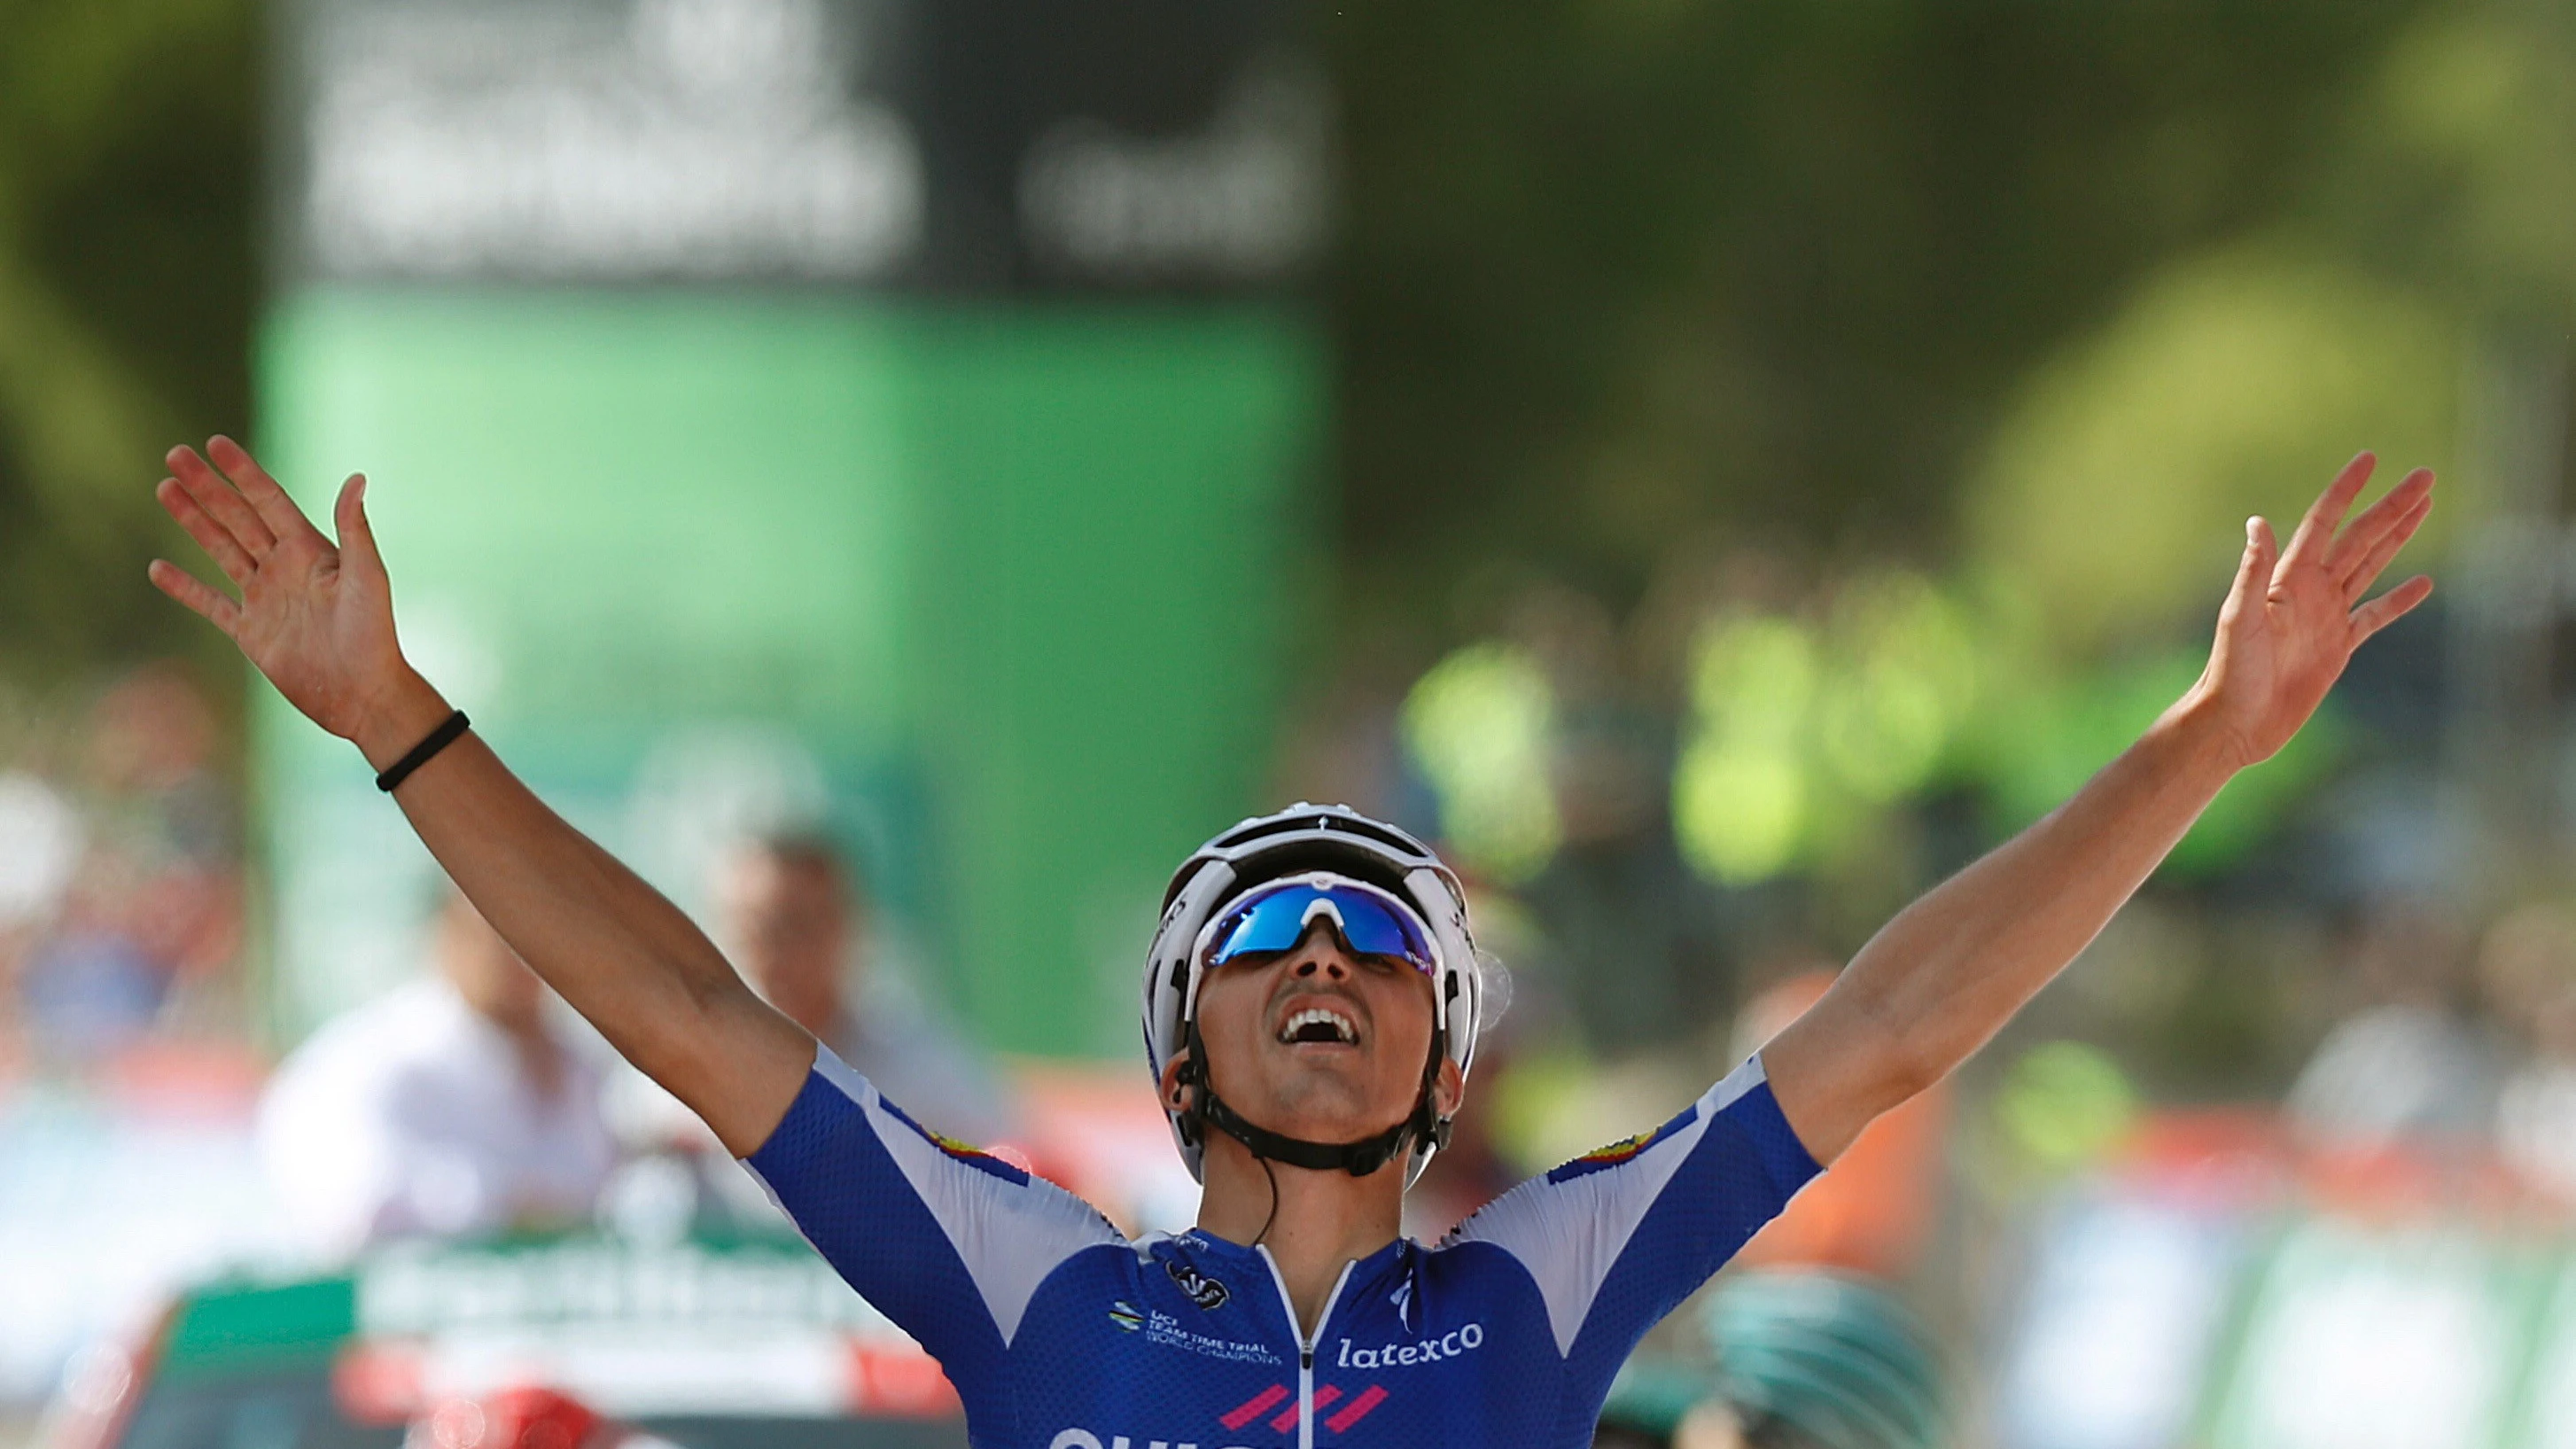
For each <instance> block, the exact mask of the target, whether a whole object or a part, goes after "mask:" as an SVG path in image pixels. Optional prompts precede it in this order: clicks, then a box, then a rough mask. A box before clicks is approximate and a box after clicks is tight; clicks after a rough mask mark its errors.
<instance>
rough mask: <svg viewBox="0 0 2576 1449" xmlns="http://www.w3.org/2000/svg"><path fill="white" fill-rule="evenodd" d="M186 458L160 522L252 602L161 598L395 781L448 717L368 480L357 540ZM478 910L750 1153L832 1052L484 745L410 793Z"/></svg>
mask: <svg viewBox="0 0 2576 1449" xmlns="http://www.w3.org/2000/svg"><path fill="white" fill-rule="evenodd" d="M206 452H207V454H208V455H209V457H211V459H212V463H211V465H210V464H209V462H208V459H207V458H201V457H199V456H198V454H197V453H196V452H195V450H193V449H189V448H173V449H172V450H171V451H170V455H169V464H170V471H171V473H172V475H173V476H171V477H169V478H165V479H163V480H162V481H161V486H160V489H159V491H158V494H157V496H158V497H159V498H160V500H161V506H162V507H164V508H166V509H168V510H169V511H170V516H171V517H173V518H175V519H177V520H178V521H179V525H180V527H182V528H185V529H186V530H187V531H188V535H189V537H191V538H194V539H195V540H196V541H197V542H198V543H199V544H201V545H203V546H204V548H205V550H206V552H207V554H208V555H209V556H210V557H212V558H213V560H214V562H215V566H216V567H217V568H220V569H221V570H223V573H224V576H225V577H226V578H228V579H230V580H232V582H233V585H234V587H236V588H237V589H239V590H240V591H241V597H240V598H239V599H238V600H236V599H234V598H232V597H231V596H230V595H227V594H225V593H223V592H222V591H220V590H217V589H214V588H211V587H209V586H207V585H206V584H205V583H203V582H202V581H200V580H198V579H197V578H195V577H193V576H191V575H190V574H189V573H187V572H186V571H185V570H183V569H181V568H179V567H177V566H176V565H174V564H171V563H169V562H167V561H165V560H160V559H155V560H154V561H153V563H152V571H151V572H152V582H153V583H154V584H156V585H158V586H159V587H160V588H161V590H162V592H164V593H167V594H168V595H170V597H172V598H174V599H177V600H178V601H179V602H180V603H182V604H185V605H187V606H188V607H189V608H191V609H193V610H195V611H196V612H197V613H199V614H201V615H203V616H205V618H206V619H207V620H208V621H209V622H211V623H212V624H213V625H214V626H215V627H216V628H218V629H221V630H223V631H224V633H225V634H227V635H229V636H230V637H231V638H232V640H233V642H234V643H236V644H238V645H240V646H241V651H242V653H243V654H244V655H246V656H248V658H249V659H250V662H251V663H252V664H253V665H255V666H257V667H258V669H259V672H260V673H262V674H264V675H266V676H267V677H268V680H269V682H270V683H271V684H274V685H276V686H277V690H278V693H280V694H283V695H284V696H286V699H287V702H288V703H290V704H292V705H294V706H295V707H296V708H297V709H299V710H302V711H303V712H304V713H305V715H306V716H308V717H309V718H311V719H312V721H313V722H314V723H315V724H318V725H320V726H321V727H322V728H324V729H326V730H329V731H330V732H331V733H333V734H335V735H338V736H339V737H341V738H342V739H345V740H348V741H351V742H352V743H354V744H355V745H357V747H358V749H359V751H360V752H361V753H362V754H364V755H365V756H366V758H367V763H368V764H370V765H372V766H374V767H375V768H376V769H378V770H382V769H384V768H385V767H386V766H388V765H391V764H393V763H394V762H395V761H396V760H399V759H400V758H402V756H403V755H404V754H405V753H406V752H408V751H409V750H410V749H411V748H412V746H414V745H415V744H418V743H419V742H420V741H421V739H422V738H423V737H425V736H426V735H428V734H429V732H430V731H431V730H433V729H435V728H436V727H437V726H438V725H439V723H440V722H441V721H443V720H445V719H446V718H447V716H448V712H449V706H448V703H447V701H446V700H444V699H442V698H440V697H439V694H438V691H437V690H435V689H433V688H431V687H430V685H429V682H428V681H427V680H424V679H422V678H421V677H420V675H419V674H418V673H416V672H415V671H414V670H413V669H412V668H411V666H410V665H409V664H408V663H406V662H405V661H404V659H403V655H402V648H401V646H400V644H399V643H398V642H397V641H396V639H395V637H394V613H393V591H392V588H391V586H390V584H389V583H388V582H387V580H386V577H385V565H384V560H383V559H382V558H381V557H380V556H379V555H378V554H377V552H376V543H375V537H374V535H373V534H371V533H370V532H369V531H368V528H367V514H366V480H365V479H363V478H360V477H355V476H353V477H351V478H350V479H349V481H348V482H347V483H346V484H344V485H342V487H341V489H340V498H339V504H338V506H337V508H336V509H335V510H334V512H335V521H336V523H337V525H338V532H339V535H340V539H339V543H338V545H337V546H334V545H333V543H332V541H331V540H330V539H328V538H325V537H323V535H322V533H321V531H320V530H319V529H316V528H315V527H314V526H313V525H312V523H311V522H309V521H308V520H307V519H306V518H305V517H304V514H303V511H302V510H300V509H298V508H297V507H296V506H295V502H294V500H293V499H291V498H289V497H287V495H286V490H284V489H283V488H280V487H279V486H278V485H277V482H276V480H275V479H273V478H271V477H269V475H268V474H267V472H266V471H264V470H263V469H261V467H260V466H259V464H258V463H256V462H254V461H253V460H252V458H251V456H250V454H248V453H247V452H244V451H243V450H242V448H241V447H240V446H239V445H238V444H236V443H234V442H233V441H232V440H231V439H229V438H216V439H214V440H213V441H212V442H210V443H209V444H208V445H207V447H206ZM394 796H395V800H396V802H397V803H398V804H400V805H401V807H402V810H403V813H404V814H405V815H406V816H408V817H410V819H411V824H412V828H413V829H414V830H416V831H418V832H419V833H420V838H421V840H422V842H423V843H424V844H426V845H427V846H428V847H429V850H430V854H432V855H434V856H436V857H437V858H438V863H439V864H440V865H442V866H444V867H446V869H447V873H448V875H449V876H451V877H452V878H453V879H454V880H455V882H456V884H457V887H458V888H459V889H461V890H462V891H464V892H465V896H466V898H467V899H468V900H471V901H472V902H473V903H474V907H475V909H477V910H479V911H481V912H482V913H483V918H484V919H485V920H487V921H490V922H491V923H492V926H493V929H495V930H497V931H499V932H500V933H501V938H502V939H503V940H505V941H508V942H509V943H510V946H511V948H512V949H513V950H515V951H517V952H518V953H519V955H520V957H521V958H522V959H524V960H525V961H526V962H527V963H528V965H529V966H530V967H532V968H534V969H535V971H536V973H537V974H538V975H539V976H541V977H543V978H545V981H546V983H547V984H548V985H550V986H552V987H554V989H555V990H556V991H557V992H559V993H561V994H562V996H563V998H564V1000H565V1001H567V1002H569V1003H571V1005H572V1008H573V1009H574V1010H575V1011H578V1012H580V1013H581V1014H582V1015H583V1016H585V1017H587V1018H589V1019H590V1022H591V1024H592V1025H593V1026H596V1027H598V1028H599V1030H600V1033H601V1034H602V1035H604V1036H606V1037H607V1038H608V1040H609V1043H610V1044H611V1045H613V1046H615V1047H616V1048H617V1050H618V1051H619V1052H621V1053H623V1054H624V1055H625V1057H626V1059H627V1060H628V1061H630V1062H633V1063H634V1064H635V1065H636V1067H637V1068H639V1069H640V1070H642V1071H643V1073H644V1074H645V1075H646V1076H649V1077H651V1078H652V1079H653V1080H654V1081H656V1082H659V1083H661V1084H662V1086H663V1087H665V1088H666V1089H668V1090H669V1091H670V1092H671V1094H672V1095H673V1096H676V1097H678V1098H679V1099H680V1100H681V1101H683V1102H685V1103H687V1104H688V1105H689V1107H690V1108H691V1109H692V1110H693V1111H695V1112H696V1113H697V1114H698V1115H699V1116H700V1117H703V1118H705V1119H706V1122H707V1125H708V1126H709V1127H711V1128H713V1129H714V1130H715V1134H716V1136H717V1137H718V1138H719V1139H721V1140H722V1141H723V1142H724V1144H725V1146H726V1148H727V1149H728V1150H730V1151H732V1152H733V1153H735V1154H736V1155H737V1156H748V1155H749V1154H750V1153H751V1152H752V1151H753V1150H754V1149H756V1148H758V1147H759V1146H760V1145H761V1143H762V1142H763V1141H765V1140H766V1139H767V1138H768V1136H769V1133H770V1131H771V1129H772V1128H774V1127H776V1126H777V1125H778V1122H779V1119H781V1118H782V1117H784V1116H785V1115H786V1113H787V1108H788V1106H789V1104H790V1103H792V1102H793V1101H795V1099H796V1094H797V1092H798V1091H799V1090H800V1089H801V1088H802V1086H803V1084H804V1081H805V1077H806V1073H807V1070H808V1069H809V1068H810V1067H811V1066H812V1065H813V1061H814V1039H813V1038H812V1037H810V1036H808V1035H807V1034H806V1033H805V1031H804V1029H803V1028H801V1027H799V1026H797V1025H796V1024H795V1023H794V1022H792V1021H789V1020H788V1019H787V1018H786V1017H785V1016H783V1015H781V1014H779V1013H778V1012H777V1011H775V1010H773V1009H771V1008H770V1006H769V1005H768V1004H767V1003H765V1002H763V1001H762V1000H761V999H760V998H759V997H758V996H755V995H754V994H753V993H752V991H751V988H750V987H748V986H746V985H744V984H743V982H742V979H741V978H740V977H738V976H736V975H735V974H734V971H733V968H732V967H731V966H730V965H728V964H726V962H725V959H724V957H723V956H722V955H720V954H718V953H717V951H716V948H715V947H714V945H713V944H712V943H710V942H709V941H708V940H707V938H706V936H705V935H704V934H703V933H701V932H700V931H699V930H698V928H697V927H696V926H695V925H694V924H692V923H691V922H690V920H689V918H688V917H687V916H685V915H683V914H681V913H680V911H679V909H678V908H677V907H675V906H673V905H672V904H671V903H670V902H669V901H667V900H664V899H663V898H662V896H661V895H660V893H658V892H656V891H655V890H654V889H653V888H652V887H651V886H649V885H646V884H645V883H644V882H643V881H642V880H641V879H640V878H638V877H637V876H636V874H635V873H634V872H633V871H631V870H628V869H627V868H626V867H625V866H623V865H621V864H619V863H618V862H617V860H616V858H615V857H613V856H611V855H609V853H608V852H607V851H604V850H602V849H600V848H599V847H598V846H597V845H595V844H593V843H592V842H591V841H590V840H589V839H588V838H587V837H585V836H583V835H582V834H581V832H579V831H577V830H575V829H573V828H572V827H571V826H570V825H568V824H566V823H565V822H564V820H563V817H561V816H559V815H557V814H555V812H554V811H553V810H551V809H549V808H547V806H546V804H545V802H544V801H542V800H539V799H538V798H537V797H536V795H535V794H534V793H533V792H531V791H530V790H529V789H528V787H527V786H526V785H524V784H522V783H520V781H519V779H518V777H517V776H515V775H513V774H511V773H510V771H509V769H508V767H506V766H504V765H503V764H502V763H501V760H500V757H499V756H497V755H495V754H493V753H492V751H491V750H490V749H489V748H487V747H486V746H485V745H484V744H483V742H482V741H481V740H479V739H477V738H475V737H474V736H473V735H472V734H470V733H469V734H467V735H466V736H465V737H464V738H463V739H460V740H458V741H457V742H456V743H454V744H452V745H450V746H448V747H447V748H446V749H445V750H443V751H441V752H440V753H439V754H438V755H437V756H435V757H434V758H432V759H431V760H430V762H429V763H428V764H426V765H423V766H422V767H421V768H420V769H419V770H418V771H417V772H416V773H414V774H413V775H412V776H411V778H410V779H408V780H406V781H405V782H403V783H402V785H401V786H400V787H399V788H398V789H397V790H396V791H395V792H394Z"/></svg>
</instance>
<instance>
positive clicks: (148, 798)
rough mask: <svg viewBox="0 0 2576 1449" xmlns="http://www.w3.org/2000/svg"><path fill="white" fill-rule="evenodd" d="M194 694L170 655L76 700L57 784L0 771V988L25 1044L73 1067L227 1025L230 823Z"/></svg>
mask: <svg viewBox="0 0 2576 1449" xmlns="http://www.w3.org/2000/svg"><path fill="white" fill-rule="evenodd" d="M216 735H217V731H216V728H215V720H214V714H213V710H212V708H211V707H210V706H209V705H208V704H207V702H206V699H205V697H204V695H203V694H202V693H201V692H200V691H199V690H198V689H197V688H196V687H195V686H194V685H193V684H192V683H190V682H189V680H188V678H187V676H186V675H185V673H183V672H182V671H181V670H180V669H179V668H178V667H177V666H175V665H167V664H157V665H149V666H146V667H144V668H142V669H139V670H136V671H134V672H133V673H131V674H128V675H125V676H124V677H122V678H120V679H118V680H117V681H116V682H115V683H113V684H112V685H110V686H109V687H108V688H107V689H106V690H105V691H103V692H102V693H101V694H100V695H99V696H98V697H97V699H96V700H95V701H94V702H93V703H92V704H91V706H90V707H89V708H88V710H87V711H85V713H84V716H83V718H82V719H81V721H80V728H79V731H78V735H77V750H76V751H75V752H73V753H74V760H73V764H74V768H73V769H70V770H66V771H65V772H64V778H65V779H66V780H67V781H71V782H72V784H71V785H70V787H69V788H58V787H57V786H56V785H54V784H51V783H48V782H47V781H46V780H45V779H43V778H40V777H39V776H38V775H36V774H34V773H27V772H16V773H11V774H9V775H7V776H6V777H0V991H5V998H6V1002H7V1003H8V1004H10V1005H13V1006H14V1007H16V1008H17V1011H18V1013H19V1014H20V1015H22V1017H23V1022H24V1025H23V1030H24V1033H25V1035H26V1036H27V1038H28V1039H29V1043H30V1045H31V1046H32V1047H33V1050H34V1052H35V1053H36V1054H37V1055H38V1056H39V1057H41V1058H43V1059H47V1060H50V1061H52V1062H54V1063H57V1064H61V1065H68V1066H73V1067H79V1066H84V1065H87V1064H89V1063H92V1062H96V1061H98V1060H100V1059H101V1058H104V1057H107V1056H110V1055H113V1054H115V1053H117V1052H120V1051H122V1050H124V1049H125V1048H126V1047H128V1046H130V1045H132V1044H134V1043H135V1042H136V1041H137V1040H139V1039H140V1038H142V1037H143V1036H145V1035H146V1034H147V1033H154V1032H167V1031H171V1030H179V1031H182V1032H186V1031H190V1030H200V1031H202V1030H204V1029H209V1028H211V1029H212V1030H213V1031H214V1032H216V1033H217V1034H223V1033H225V1032H237V1031H238V1027H239V1025H240V1019H241V1014H242V1013H241V1011H240V1001H239V999H238V992H237V987H238V982H237V981H236V980H235V979H234V977H233V974H232V972H231V969H230V968H231V967H232V965H233V964H234V961H235V958H236V956H237V955H238V951H239V946H240V919H241V918H240V891H241V882H240V871H239V865H238V858H239V847H238V841H237V835H238V832H237V830H236V828H235V822H234V804H233V798H232V792H231V790H230V788H229V787H228V786H226V785H225V784H224V782H223V781H221V780H220V779H219V778H218V777H217V776H216V774H215V772H214V769H213V756H214V747H215V741H216Z"/></svg>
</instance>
